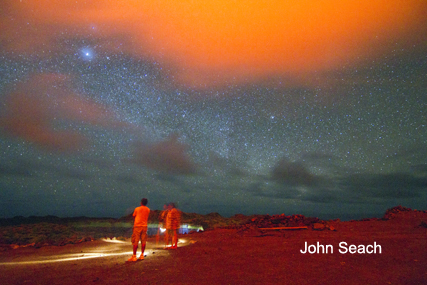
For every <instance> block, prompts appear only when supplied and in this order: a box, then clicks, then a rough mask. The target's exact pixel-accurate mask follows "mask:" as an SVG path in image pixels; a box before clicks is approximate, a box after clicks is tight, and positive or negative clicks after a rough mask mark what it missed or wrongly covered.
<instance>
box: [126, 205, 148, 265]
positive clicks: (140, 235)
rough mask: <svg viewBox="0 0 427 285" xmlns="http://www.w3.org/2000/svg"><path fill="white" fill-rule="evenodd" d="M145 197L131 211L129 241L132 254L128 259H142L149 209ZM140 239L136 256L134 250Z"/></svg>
mask: <svg viewBox="0 0 427 285" xmlns="http://www.w3.org/2000/svg"><path fill="white" fill-rule="evenodd" d="M147 203H148V200H147V198H142V199H141V206H139V207H137V208H135V211H133V215H132V216H133V218H134V222H133V233H132V238H131V242H132V245H133V255H132V257H131V258H129V259H128V261H137V260H138V259H139V260H143V259H144V250H145V244H146V242H147V228H148V216H149V215H150V209H149V208H148V207H147ZM139 241H141V255H140V256H139V258H138V259H137V258H136V251H137V249H138V243H139Z"/></svg>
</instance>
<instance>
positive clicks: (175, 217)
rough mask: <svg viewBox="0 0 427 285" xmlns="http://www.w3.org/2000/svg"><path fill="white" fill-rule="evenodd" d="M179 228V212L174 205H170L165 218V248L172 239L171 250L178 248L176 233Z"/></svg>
mask: <svg viewBox="0 0 427 285" xmlns="http://www.w3.org/2000/svg"><path fill="white" fill-rule="evenodd" d="M180 226H181V211H179V210H178V209H177V208H176V207H175V204H174V203H170V204H169V206H168V214H167V216H166V239H165V241H166V242H167V243H166V247H165V248H168V247H167V245H168V243H169V239H170V238H172V247H171V248H172V249H175V248H177V247H178V233H177V230H178V229H179V228H180Z"/></svg>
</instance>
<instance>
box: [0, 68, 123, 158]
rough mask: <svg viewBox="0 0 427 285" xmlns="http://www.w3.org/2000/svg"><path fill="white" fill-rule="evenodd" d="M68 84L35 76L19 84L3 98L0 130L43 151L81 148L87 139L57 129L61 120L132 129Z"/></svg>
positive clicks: (53, 76)
mask: <svg viewBox="0 0 427 285" xmlns="http://www.w3.org/2000/svg"><path fill="white" fill-rule="evenodd" d="M68 82H69V78H67V77H66V76H64V75H60V74H38V75H34V76H33V77H31V78H30V79H29V80H27V81H26V82H22V83H19V84H18V85H17V87H16V88H15V90H14V91H13V92H11V93H10V94H8V95H7V96H6V98H5V101H4V110H3V112H2V113H1V114H0V130H3V132H4V133H5V134H6V135H9V136H13V137H19V138H22V139H25V140H27V141H29V142H32V143H34V144H35V145H37V146H39V147H42V148H46V149H49V150H59V151H73V150H78V149H80V148H82V147H84V146H85V145H86V144H87V142H88V139H87V138H86V137H85V136H84V135H83V134H81V133H80V132H77V131H75V130H68V129H64V128H63V127H60V125H61V122H62V121H74V122H77V123H80V124H90V125H92V126H102V127H107V128H113V129H119V128H128V129H131V128H130V127H131V126H129V124H126V123H122V122H120V121H119V120H118V119H117V117H116V114H115V112H113V111H112V110H110V109H109V108H107V107H106V106H104V105H102V104H99V103H97V102H95V101H93V100H90V99H88V98H84V97H83V96H80V95H78V94H75V93H73V92H71V91H70V89H69V87H67V84H68Z"/></svg>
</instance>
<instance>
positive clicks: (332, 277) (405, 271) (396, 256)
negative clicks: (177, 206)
mask: <svg viewBox="0 0 427 285" xmlns="http://www.w3.org/2000/svg"><path fill="white" fill-rule="evenodd" d="M422 222H427V213H423V212H412V211H411V212H405V213H400V214H398V215H397V217H396V218H393V219H391V220H388V221H378V220H371V221H363V222H334V223H331V225H332V226H333V227H335V228H336V231H330V230H324V231H314V230H311V229H308V230H298V231H283V232H280V231H266V232H260V231H257V230H252V231H244V232H239V231H238V230H235V229H233V230H229V229H218V230H213V231H207V232H204V233H194V234H190V235H186V236H182V237H181V238H182V241H183V242H184V243H182V244H180V247H179V248H178V249H176V250H163V249H157V248H154V247H153V246H154V245H155V238H150V239H149V243H148V249H147V251H146V253H147V256H146V258H145V260H144V261H138V262H134V263H128V262H126V260H127V259H128V258H129V257H130V255H129V253H130V248H131V247H130V244H127V243H107V242H105V241H101V240H98V241H94V242H86V243H81V244H76V245H66V246H63V247H43V248H40V249H35V248H30V247H27V248H19V249H15V250H7V251H4V252H1V253H0V276H1V282H0V283H1V284H165V283H169V284H427V228H426V227H424V226H420V225H421V224H422ZM318 241H319V242H320V243H321V244H324V245H327V244H331V245H332V246H333V248H334V252H333V253H332V254H331V253H329V254H302V253H301V252H300V249H303V247H304V244H305V242H307V243H308V244H315V243H316V242H318ZM343 241H344V242H346V243H347V244H356V245H360V244H364V245H368V244H373V243H374V242H376V244H379V245H380V246H381V250H382V253H381V254H379V253H377V254H357V253H356V254H350V253H347V254H341V253H339V252H338V249H339V246H338V244H339V243H340V242H343ZM92 256H93V258H90V257H92ZM74 257H86V258H87V259H72V260H66V261H61V262H53V261H52V260H53V259H58V258H74ZM25 261H44V262H42V263H20V262H25ZM46 261H49V262H46ZM10 262H14V263H13V264H11V263H10Z"/></svg>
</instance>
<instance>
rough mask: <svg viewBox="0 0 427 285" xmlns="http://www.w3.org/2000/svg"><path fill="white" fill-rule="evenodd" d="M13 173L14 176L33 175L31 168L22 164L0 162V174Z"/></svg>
mask: <svg viewBox="0 0 427 285" xmlns="http://www.w3.org/2000/svg"><path fill="white" fill-rule="evenodd" d="M1 175H13V176H26V177H28V176H32V173H31V170H30V169H28V168H27V167H25V166H22V165H3V164H0V176H1Z"/></svg>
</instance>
